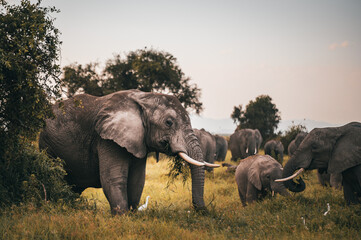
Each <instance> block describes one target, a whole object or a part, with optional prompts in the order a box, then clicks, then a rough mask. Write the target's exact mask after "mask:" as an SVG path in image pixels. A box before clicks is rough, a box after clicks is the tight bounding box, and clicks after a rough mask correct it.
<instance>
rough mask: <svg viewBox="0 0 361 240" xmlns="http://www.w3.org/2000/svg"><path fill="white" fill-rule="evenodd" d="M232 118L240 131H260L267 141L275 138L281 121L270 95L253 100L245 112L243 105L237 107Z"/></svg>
mask: <svg viewBox="0 0 361 240" xmlns="http://www.w3.org/2000/svg"><path fill="white" fill-rule="evenodd" d="M231 118H232V119H233V121H234V122H236V123H238V127H237V128H239V129H244V128H251V129H258V130H259V131H260V132H261V134H262V137H263V139H264V140H265V141H267V140H269V139H270V138H272V137H274V136H275V130H276V129H277V126H278V123H279V122H280V120H281V116H280V115H279V111H278V109H277V107H276V105H275V104H273V103H272V98H271V97H270V96H268V95H260V96H258V97H257V98H256V100H255V101H252V100H251V101H250V102H249V103H248V105H247V106H246V109H245V111H242V105H239V106H238V107H237V106H235V107H234V110H233V112H232V114H231Z"/></svg>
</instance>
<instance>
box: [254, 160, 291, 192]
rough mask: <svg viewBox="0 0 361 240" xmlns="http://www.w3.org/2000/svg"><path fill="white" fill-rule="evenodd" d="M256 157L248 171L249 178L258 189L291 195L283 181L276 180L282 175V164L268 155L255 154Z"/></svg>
mask: <svg viewBox="0 0 361 240" xmlns="http://www.w3.org/2000/svg"><path fill="white" fill-rule="evenodd" d="M251 158H255V160H254V161H253V163H252V165H251V167H250V168H249V171H248V180H249V181H250V182H251V183H252V184H253V185H254V186H255V187H256V188H257V189H258V190H262V189H265V190H268V191H272V192H275V193H279V194H281V195H282V196H289V195H290V193H289V192H288V191H287V189H286V187H285V186H284V184H283V183H281V182H275V180H277V179H279V178H280V176H282V170H283V168H282V165H281V164H280V163H279V162H277V161H276V160H275V159H273V158H272V157H271V156H268V155H255V156H252V157H251Z"/></svg>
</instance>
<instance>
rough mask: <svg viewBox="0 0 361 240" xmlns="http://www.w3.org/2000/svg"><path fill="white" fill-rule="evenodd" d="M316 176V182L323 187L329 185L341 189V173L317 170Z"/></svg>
mask: <svg viewBox="0 0 361 240" xmlns="http://www.w3.org/2000/svg"><path fill="white" fill-rule="evenodd" d="M317 178H318V182H319V183H320V184H321V185H322V186H324V187H327V186H331V187H333V188H335V189H338V190H341V189H342V174H341V173H333V174H330V173H327V172H322V173H320V171H317Z"/></svg>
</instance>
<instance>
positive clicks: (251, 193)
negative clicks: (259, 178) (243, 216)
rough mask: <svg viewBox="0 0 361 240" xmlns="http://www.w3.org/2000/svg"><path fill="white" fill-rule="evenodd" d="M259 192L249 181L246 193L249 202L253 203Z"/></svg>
mask: <svg viewBox="0 0 361 240" xmlns="http://www.w3.org/2000/svg"><path fill="white" fill-rule="evenodd" d="M258 192H259V191H258V189H257V188H256V187H255V186H254V185H253V184H252V183H251V182H248V185H247V194H246V200H247V203H252V202H253V201H255V200H257V197H258Z"/></svg>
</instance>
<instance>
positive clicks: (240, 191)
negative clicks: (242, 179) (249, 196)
mask: <svg viewBox="0 0 361 240" xmlns="http://www.w3.org/2000/svg"><path fill="white" fill-rule="evenodd" d="M238 194H239V198H240V199H241V202H242V205H243V207H245V206H246V198H245V194H243V193H242V190H241V189H240V188H239V187H238Z"/></svg>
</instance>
